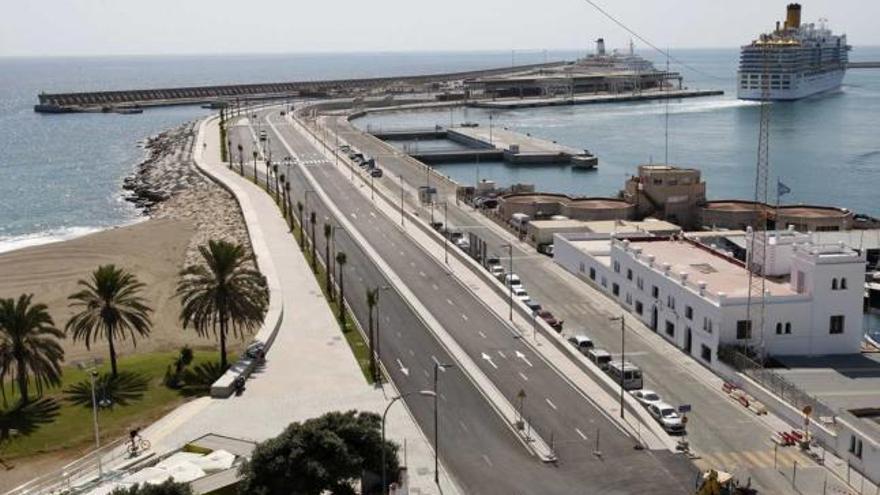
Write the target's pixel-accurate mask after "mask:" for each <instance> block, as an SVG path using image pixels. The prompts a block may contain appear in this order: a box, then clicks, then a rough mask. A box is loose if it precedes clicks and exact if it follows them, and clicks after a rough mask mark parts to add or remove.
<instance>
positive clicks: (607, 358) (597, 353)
mask: <svg viewBox="0 0 880 495" xmlns="http://www.w3.org/2000/svg"><path fill="white" fill-rule="evenodd" d="M587 359H589V360H590V361H592V362H593V364H595V365H596V366H598V367H599V369H601V370H605V371H607V370H608V365H609V364H610V363H611V353H610V352H608V351H606V350H605V349H596V348H593V349H590V350H589V351H587Z"/></svg>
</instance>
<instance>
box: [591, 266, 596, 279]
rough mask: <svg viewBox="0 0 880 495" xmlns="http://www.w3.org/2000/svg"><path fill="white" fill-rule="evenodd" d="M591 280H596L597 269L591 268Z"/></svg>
mask: <svg viewBox="0 0 880 495" xmlns="http://www.w3.org/2000/svg"><path fill="white" fill-rule="evenodd" d="M590 280H596V269H595V268H593V267H592V266H591V267H590Z"/></svg>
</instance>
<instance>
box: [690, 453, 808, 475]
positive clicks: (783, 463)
mask: <svg viewBox="0 0 880 495" xmlns="http://www.w3.org/2000/svg"><path fill="white" fill-rule="evenodd" d="M700 455H701V457H702V460H701V464H703V465H704V467H705V468H707V469H708V468H715V469H728V470H730V469H733V468H736V467H752V468H772V467H773V449H769V450H743V451H739V452H705V453H701V454H700ZM776 456H777V457H776V465H777V467H780V468H782V467H791V466H792V465H793V464H794V463H795V461H797V463H798V465H804V464H806V463H808V462H809V461H808V459H807V458H805V457H803V456H801V454H799V453H798V452H797V451H795V450H792V449H790V448H779V450H778V451H777V453H776Z"/></svg>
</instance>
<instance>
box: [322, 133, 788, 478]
mask: <svg viewBox="0 0 880 495" xmlns="http://www.w3.org/2000/svg"><path fill="white" fill-rule="evenodd" d="M333 125H337V126H338V127H337V128H338V129H339V130H340V136H341V137H343V138H344V139H345V140H346V141H348V142H350V143H351V144H352V145H353V146H355V147H356V148H357V149H359V150H361V151H362V152H364V153H367V154H369V155H371V156H380V157H381V159H380V160H378V161H379V162H380V163H381V166H382V167H383V168H385V169H386V174H388V175H391V176H393V177H398V176H399V175H400V174H403V177H404V180H405V181H406V182H408V183H409V184H411V185H413V186H414V187H418V186H421V185H425V184H426V174H425V168H424V166H423V165H421V164H419V163H414V162H413V161H412V160H411V159H410V158H408V157H403V156H400V155H397V154H389V153H388V148H387V147H386V146H385V145H384V144H382V143H377V142H376V140H375V139H374V138H372V137H371V136H365V135H364V134H363V133H361V132H360V131H358V130H355V129H353V128H352V126H351V124H350V123H348V122H347V121H345V119H344V118H340V119H339V121H338V122H337V123H336V124H333ZM331 128H332V126H331ZM430 180H431V185H432V186H435V187H438V195H440V196H446V197H452V196H454V189H452V187H451V186H450V184H449V183H448V182H446V181H439V180H437V179H436V178H435V176H434V175H431V178H430ZM413 208H416V206H413ZM422 213H423V214H424V213H425V210H424V209H422ZM448 214H449V225H450V226H452V227H458V228H464V229H466V230H467V231H470V232H474V233H475V234H476V235H478V236H479V237H480V238H481V239H482V240H484V241H485V242H486V243H487V244H488V253H489V254H490V255H495V256H498V257H499V258H501V259H502V260H505V261H503V266H504V268H505V270H506V269H507V261H506V260H507V259H508V255H507V253H508V250H507V248H506V247H504V248H502V247H501V246H504V245H506V244H507V243H508V241H507V239H505V238H503V237H501V236H500V235H498V234H497V233H496V232H495V231H493V230H492V229H489V228H487V227H486V226H485V225H484V224H483V223H482V221H481V219H478V218H476V217H475V215H479V213H475V212H474V210H473V209H472V208H470V207H468V206H465V205H464V204H462V205H461V206H458V205H456V202H455V201H449V208H448ZM441 220H442V219H441ZM513 258H514V272H516V273H517V274H518V275H519V276H520V278H521V279H522V280H523V282H524V285H525V288H526V290H527V291H528V293H529V295H530V296H531V297H532V298H533V299H535V300H537V301H538V302H540V303H541V304H542V305H543V306H544V307H545V308H547V309H549V310H550V311H551V312H552V313H553V314H554V315H555V316H557V317H558V318H560V319H562V320H564V321H565V329H564V332H565V333H566V334H568V335H571V334H574V333H584V334H586V335H588V336H590V337H591V338H592V339H593V340H594V341H595V342H596V345H597V347H600V348H603V349H606V350H608V351H609V352H611V353H616V354H617V355H619V353H620V352H621V343H620V324H619V323H618V322H611V321H609V319H608V318H609V316H611V315H612V313H609V312H608V311H607V309H604V308H602V307H600V305H599V304H597V303H596V300H595V296H594V295H593V294H591V293H590V292H588V291H587V289H586V288H585V287H584V285H585V284H584V282H580V281H578V280H576V279H575V278H574V277H573V276H572V277H561V276H559V275H557V274H556V273H554V272H553V271H551V270H550V269H549V266H550V265H552V264H553V261H552V259H550V258H548V257H546V256H543V255H539V254H537V253H536V251H535V250H534V249H532V248H530V247H528V246H526V245H525V244H524V243H515V245H514V250H513ZM599 297H602V298H604V296H599ZM621 312H622V310H618V311H615V313H616V314H620V313H621ZM626 346H627V347H626V354H627V356H626V359H627V360H628V361H631V362H634V363H636V364H637V365H639V366H640V367H641V368H642V369H643V370H644V371H645V381H646V383H645V387H646V388H650V389H653V390H655V391H656V392H657V393H658V394H660V395H661V396H662V397H663V398H664V400H665V401H666V402H669V403H671V404H676V405H677V404H690V405H692V406H693V409H692V411H691V412H690V413H689V414H688V417H689V420H690V421H689V423H688V440H689V441H690V443H691V445H692V446H693V448H695V449H696V450H697V451H698V452H700V453H702V454H704V455H705V459H704V461H705V463H706V464H710V465H714V466H715V467H725V468H726V469H730V470H733V471H734V472H735V474H737V475H738V476H739V477H740V478H741V479H747V478H751V479H752V481H753V482H754V483H755V484H757V485H758V486H759V487H761V488H763V489H764V490H766V491H767V492H769V493H792V494H793V493H796V492H795V491H793V490H792V489H791V487H790V486H789V483H788V481H786V479H785V478H783V477H782V476H780V475H779V473H778V472H777V470H776V469H775V468H774V466H773V460H772V459H773V456H772V453H773V445H772V443H771V442H770V435H771V434H772V433H773V432H772V431H771V430H770V429H769V427H768V426H767V425H766V424H765V423H763V422H762V421H761V419H760V418H759V417H758V416H756V415H754V414H753V413H751V412H749V411H747V410H745V409H743V408H741V407H738V406H735V405H734V404H733V403H732V402H731V401H729V400H727V399H725V398H723V397H721V396H720V395H719V394H718V393H717V391H715V390H709V389H708V388H707V387H706V386H705V385H704V384H703V383H701V382H697V381H696V380H695V379H694V377H693V375H692V372H691V370H692V369H693V368H697V369H699V368H700V367H701V365H700V364H699V363H697V362H696V361H694V360H690V359H685V360H683V361H684V362H685V365H682V364H681V362H682V360H681V359H680V358H681V355H682V351H680V350H678V349H676V348H675V347H674V346H672V345H671V344H668V345H666V346H664V347H663V348H656V347H655V344H653V343H651V342H648V341H646V340H643V339H641V338H639V337H637V336H636V335H635V333H634V332H629V335H628V338H627V343H626ZM716 459H717V460H719V461H724V462H725V464H726V465H725V466H718V464H716V463H715V460H716ZM732 468H735V469H732Z"/></svg>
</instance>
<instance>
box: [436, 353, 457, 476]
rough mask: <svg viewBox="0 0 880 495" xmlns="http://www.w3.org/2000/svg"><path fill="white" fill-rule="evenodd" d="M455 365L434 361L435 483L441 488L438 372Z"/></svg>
mask: <svg viewBox="0 0 880 495" xmlns="http://www.w3.org/2000/svg"><path fill="white" fill-rule="evenodd" d="M454 366H455V365H454V364H446V363H438V362H437V361H434V483H435V484H437V486H440V435H439V434H438V431H439V427H440V420H439V418H440V415H439V407H438V406H439V404H438V403H437V396H438V395H439V393H438V392H437V374H438V373H437V372H438V371H440V370H441V369H444V370H445V369H447V368H452V367H454Z"/></svg>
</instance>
